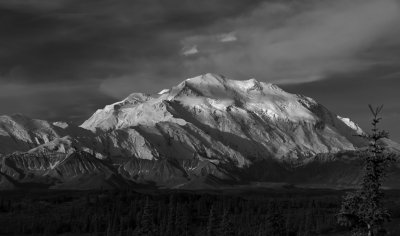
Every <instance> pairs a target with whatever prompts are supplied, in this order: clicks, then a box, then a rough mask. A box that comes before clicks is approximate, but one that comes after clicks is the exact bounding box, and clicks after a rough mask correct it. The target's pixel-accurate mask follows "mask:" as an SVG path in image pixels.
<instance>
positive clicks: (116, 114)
mask: <svg viewBox="0 0 400 236" xmlns="http://www.w3.org/2000/svg"><path fill="white" fill-rule="evenodd" d="M166 102H167V103H166ZM168 102H179V103H180V104H181V105H182V106H184V107H187V108H191V109H200V110H203V111H204V112H205V113H203V114H208V113H210V114H212V113H213V112H214V110H219V111H221V112H224V113H226V112H227V111H229V112H230V113H233V112H243V111H246V112H254V113H255V114H258V115H260V116H266V117H269V118H270V119H283V120H289V121H292V122H299V121H307V122H315V121H316V120H318V118H317V117H316V116H315V114H313V113H312V112H311V111H310V107H311V106H313V105H316V104H317V103H316V102H315V101H313V100H312V99H311V98H307V97H304V96H299V95H296V94H290V93H287V92H285V91H284V90H282V89H280V88H279V87H278V86H276V85H274V84H269V83H264V82H260V81H257V80H256V79H249V80H231V79H228V78H225V77H224V76H222V75H216V74H211V73H208V74H204V75H200V76H197V77H193V78H189V79H186V80H184V81H183V82H181V83H180V84H178V85H177V86H174V87H172V88H171V89H164V90H162V91H161V92H160V93H158V95H154V96H151V95H148V94H143V93H133V94H131V95H129V96H128V97H127V98H126V99H124V100H122V101H120V102H116V103H114V104H111V105H108V106H106V107H105V108H104V109H101V110H98V111H97V112H96V113H95V114H94V115H93V116H92V117H91V118H90V119H89V120H87V121H85V123H83V124H82V127H83V128H87V129H91V130H94V129H95V128H96V127H98V128H101V129H113V128H118V127H119V128H123V127H129V126H133V125H140V124H141V125H151V124H156V123H158V122H161V121H172V120H174V121H175V122H178V123H180V124H182V123H184V122H182V120H181V119H175V118H174V114H172V113H171V111H172V110H173V109H172V108H170V107H168V106H169V105H168ZM171 109H172V110H171ZM185 109H186V108H185ZM175 116H176V114H175ZM210 116H211V115H210ZM209 118H210V117H207V118H205V119H209ZM184 120H185V118H184Z"/></svg>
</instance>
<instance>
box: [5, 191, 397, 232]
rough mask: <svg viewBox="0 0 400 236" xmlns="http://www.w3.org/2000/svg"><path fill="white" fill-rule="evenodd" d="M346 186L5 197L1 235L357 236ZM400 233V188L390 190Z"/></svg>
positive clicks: (394, 222) (387, 202)
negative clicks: (347, 212) (345, 216)
mask: <svg viewBox="0 0 400 236" xmlns="http://www.w3.org/2000/svg"><path fill="white" fill-rule="evenodd" d="M345 193H346V191H339V190H321V189H320V190H318V189H297V188H277V189H254V190H243V191H234V192H229V191H218V190H215V191H211V190H210V191H202V192H199V191H197V192H193V191H183V190H148V189H147V190H146V189H145V190H139V191H138V190H133V189H132V190H131V189H127V190H98V191H18V192H2V193H1V195H0V235H94V236H97V235H102V236H111V235H117V236H125V235H160V236H161V235H162V236H175V235H207V236H212V235H215V236H219V235H232V236H233V235H235V236H245V235H278V236H280V235H285V236H290V235H293V236H295V235H299V236H308V235H351V229H350V228H346V227H344V226H340V225H338V223H337V214H338V212H339V209H340V204H341V201H342V199H343V196H344V194H345ZM385 195H386V198H385V203H384V204H385V205H386V206H387V208H388V209H389V210H390V213H391V216H392V222H389V223H387V225H386V228H387V229H388V232H389V234H390V235H400V226H399V225H400V224H399V223H400V198H399V196H400V192H398V191H394V190H393V191H385Z"/></svg>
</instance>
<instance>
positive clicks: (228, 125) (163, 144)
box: [0, 74, 395, 188]
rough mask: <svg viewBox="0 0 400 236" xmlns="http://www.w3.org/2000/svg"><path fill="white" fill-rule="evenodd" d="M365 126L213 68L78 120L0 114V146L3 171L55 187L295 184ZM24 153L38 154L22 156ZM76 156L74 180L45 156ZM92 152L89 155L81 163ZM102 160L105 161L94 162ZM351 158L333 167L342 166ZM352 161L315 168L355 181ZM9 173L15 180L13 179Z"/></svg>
mask: <svg viewBox="0 0 400 236" xmlns="http://www.w3.org/2000/svg"><path fill="white" fill-rule="evenodd" d="M362 132H363V131H362V129H361V128H360V127H359V126H358V125H357V124H355V123H354V122H352V121H351V120H350V119H348V118H343V117H340V116H338V115H336V114H333V113H332V112H330V111H329V110H328V109H327V108H325V107H324V106H323V105H321V104H319V103H318V102H316V101H315V100H314V99H312V98H309V97H306V96H303V95H297V94H290V93H287V92H285V91H284V90H282V89H281V88H279V87H278V86H276V85H273V84H267V83H264V82H259V81H257V80H255V79H250V80H244V81H237V80H231V79H228V78H225V77H224V76H220V75H215V74H205V75H201V76H197V77H193V78H190V79H186V80H184V81H183V82H181V83H180V84H178V85H177V86H174V87H172V88H170V89H164V90H162V91H160V92H159V93H158V94H154V95H149V94H144V93H133V94H131V95H129V96H128V97H127V98H125V99H123V100H122V101H119V102H116V103H113V104H110V105H107V106H105V107H104V108H103V109H99V110H97V111H96V112H95V113H94V114H93V115H92V116H91V117H90V118H89V119H88V120H86V121H85V122H84V123H83V124H82V125H81V126H80V127H76V126H73V125H70V124H67V123H63V122H54V123H50V122H46V121H39V120H33V119H28V118H21V117H18V116H17V117H15V118H14V117H12V116H1V117H0V140H3V141H4V142H0V153H3V154H5V155H3V157H1V159H2V162H1V163H3V164H1V166H0V172H2V173H3V175H6V176H7V179H9V178H11V179H13V180H14V181H15V182H24V183H25V182H32V181H33V182H35V181H37V182H40V183H45V184H47V185H48V186H51V187H56V186H69V187H73V186H74V185H76V186H81V187H82V186H84V187H86V188H90V184H89V183H93V187H95V186H97V187H98V186H117V185H118V184H121V185H131V184H138V183H140V184H143V183H145V184H146V183H153V184H155V185H156V186H160V187H162V186H164V187H177V186H179V187H183V188H184V187H185V186H191V187H193V185H194V184H193V183H199V182H202V183H203V181H202V180H206V179H208V180H207V181H208V182H209V181H210V180H214V181H216V182H219V181H217V180H220V181H221V182H224V181H228V182H232V181H233V182H243V181H245V182H246V181H277V180H285V181H288V182H297V180H296V178H297V179H303V180H304V183H308V182H312V181H314V182H315V181H317V180H316V179H315V178H316V177H315V176H308V175H307V172H306V171H304V168H306V169H307V168H308V167H307V166H315V165H317V164H316V163H320V164H321V165H322V166H324V165H325V164H326V165H327V166H328V167H321V168H322V169H324V168H328V169H329V165H331V164H332V163H334V162H335V163H336V162H337V161H338V159H336V158H333V159H332V157H330V156H332V155H333V156H336V155H337V156H341V158H342V157H343V156H346V158H348V157H349V156H351V155H353V154H349V153H354V155H356V153H357V152H358V150H359V148H361V147H363V146H365V145H366V143H365V141H364V140H362V139H361V138H359V137H357V135H358V134H361V133H362ZM392 145H395V144H394V143H392ZM15 151H18V153H15ZM13 152H14V153H13ZM11 153H13V154H11ZM26 153H28V154H29V155H28V156H29V157H30V158H27V157H24V155H27V154H26ZM340 153H347V154H346V155H340ZM321 154H323V155H321ZM71 155H74V156H76V158H75V159H74V160H80V161H76V162H74V161H73V162H72V163H74V164H71V165H68V166H67V167H65V166H64V167H63V170H64V171H65V173H75V175H71V174H69V175H68V177H67V178H64V177H61V176H60V175H54V174H53V175H51V174H50V173H53V172H54V170H53V169H54V167H51V166H49V165H46V166H43V165H42V164H37V163H42V162H43V160H45V159H46V158H47V159H51V158H52V157H54V156H55V157H57V158H58V159H57V158H56V159H57V161H58V162H59V163H60V162H61V160H64V159H66V158H67V157H68V156H71ZM324 155H325V156H324ZM18 156H20V158H17V157H18ZM93 158H94V159H93ZM316 158H317V159H316ZM324 158H326V160H325V162H322V163H321V160H324ZM346 158H344V159H346ZM85 159H87V161H88V162H82V160H85ZM96 159H98V160H99V162H96V161H95V162H93V161H90V160H96ZM350 159H351V158H350ZM32 162H33V163H36V164H31V163H32ZM343 163H345V162H341V161H339V162H338V163H337V164H334V165H333V164H332V166H342V167H343V168H344V167H346V165H345V164H343ZM103 165H105V166H103ZM107 166H109V167H107ZM52 168H53V169H52ZM65 168H67V169H65ZM82 168H83V169H82ZM92 168H93V169H92ZM335 168H336V167H333V168H332V169H335ZM346 168H347V169H348V170H349V171H348V173H347V174H345V175H344V177H343V178H339V179H338V180H340V183H335V179H334V178H333V177H332V176H336V173H331V172H329V171H327V172H329V173H330V176H329V174H328V175H327V176H324V173H319V172H318V171H317V172H318V173H319V174H318V175H321V176H322V177H321V176H320V177H319V178H318V179H319V181H320V182H321V181H322V180H324V179H330V180H329V181H328V182H329V183H330V184H332V185H335V184H340V185H346V180H348V183H347V184H348V185H353V184H354V183H355V182H357V181H358V179H357V178H356V177H354V173H352V172H354V168H353V167H349V168H348V166H347V167H346ZM346 168H345V169H346ZM357 168H358V167H355V169H357ZM290 169H291V171H287V170H290ZM83 170H84V171H83ZM98 170H103V171H105V173H108V174H106V175H103V174H104V173H101V171H100V172H99V171H98ZM310 171H311V170H310ZM315 171H316V170H313V171H311V172H315ZM358 171H359V170H358ZM19 172H21V173H23V175H21V174H18V173H19ZM295 172H296V173H297V174H293V173H295ZM296 175H298V176H297V177H296V178H295V176H296ZM27 176H29V178H28V177H27ZM107 176H108V177H107ZM346 176H347V177H348V176H353V177H351V178H346ZM209 177H210V178H209ZM336 177H337V176H336ZM90 179H92V180H93V181H92V180H90ZM343 179H344V180H343ZM350 179H351V180H350ZM94 180H95V181H94ZM2 181H3V182H4V183H5V184H4V185H7V186H10V184H9V181H6V178H5V177H4V178H2V179H0V183H1V182H2ZM60 183H62V184H60ZM94 183H96V184H94ZM297 184H299V183H297ZM201 185H202V184H201ZM202 186H203V185H202Z"/></svg>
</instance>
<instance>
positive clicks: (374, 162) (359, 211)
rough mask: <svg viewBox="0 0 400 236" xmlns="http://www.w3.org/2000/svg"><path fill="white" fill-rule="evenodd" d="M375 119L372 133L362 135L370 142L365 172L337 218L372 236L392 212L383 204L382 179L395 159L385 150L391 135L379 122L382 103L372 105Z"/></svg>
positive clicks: (359, 231)
mask: <svg viewBox="0 0 400 236" xmlns="http://www.w3.org/2000/svg"><path fill="white" fill-rule="evenodd" d="M369 108H370V110H371V113H372V115H373V119H372V129H371V133H366V134H363V135H360V136H361V137H362V138H364V139H365V140H367V141H368V142H369V148H368V151H367V152H366V154H365V160H364V176H363V179H362V183H361V186H360V189H359V190H357V191H356V192H351V193H348V194H347V195H346V196H345V197H344V200H343V202H342V207H341V210H340V212H339V217H338V221H339V223H340V224H342V225H347V226H352V227H354V228H355V230H356V231H357V233H358V234H360V233H361V234H366V235H368V236H373V235H374V232H376V231H377V230H380V229H381V228H382V225H383V223H384V222H385V221H387V220H389V218H390V215H389V212H388V211H387V209H385V208H384V207H383V206H382V198H383V192H382V188H381V186H382V181H383V178H384V177H385V175H386V172H387V167H388V164H389V163H391V162H392V161H393V160H394V156H393V155H392V154H388V153H387V152H385V148H384V146H383V145H382V144H381V142H382V139H384V138H388V136H389V134H388V132H386V131H384V130H380V129H379V128H378V124H379V122H380V121H381V119H382V118H381V117H380V116H379V114H380V112H381V111H382V108H383V107H382V106H380V107H377V108H373V107H372V106H371V105H369Z"/></svg>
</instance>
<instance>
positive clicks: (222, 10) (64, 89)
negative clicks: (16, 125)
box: [0, 0, 400, 141]
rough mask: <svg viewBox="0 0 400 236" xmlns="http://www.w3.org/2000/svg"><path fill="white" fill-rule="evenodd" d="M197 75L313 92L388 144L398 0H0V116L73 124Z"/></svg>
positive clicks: (395, 116)
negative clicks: (378, 120) (376, 126)
mask: <svg viewBox="0 0 400 236" xmlns="http://www.w3.org/2000/svg"><path fill="white" fill-rule="evenodd" d="M207 72H212V73H218V74H223V75H226V76H228V77H230V78H233V79H249V78H256V79H257V80H260V81H265V82H273V83H276V84H278V85H280V86H281V87H282V88H284V89H286V90H288V91H290V92H294V93H300V94H304V95H307V96H310V97H313V98H315V99H316V100H317V101H319V102H320V103H322V104H324V105H325V106H326V107H328V108H329V109H330V110H332V111H333V112H335V113H338V114H339V115H341V116H346V117H350V118H351V119H353V120H354V121H356V122H358V123H360V124H361V126H362V127H363V128H368V122H369V119H370V116H369V113H368V112H369V111H368V108H367V105H368V104H369V103H372V104H384V105H385V109H384V113H383V116H384V120H383V126H384V127H385V128H386V129H388V130H389V131H390V132H391V134H392V138H393V139H395V140H396V141H400V125H399V123H400V122H399V121H400V103H399V101H400V93H399V89H400V0H335V1H332V0H298V1H294V0H281V1H279V0H270V1H263V0H253V1H249V0H209V1H198V0H168V1H165V0H113V1H109V0H85V1H82V0H12V1H11V0H0V113H1V114H12V113H23V114H26V115H28V116H31V117H33V118H43V119H50V120H69V121H73V122H77V123H79V122H82V121H83V120H85V119H87V118H88V117H89V116H90V115H91V114H92V113H93V112H94V111H95V110H96V109H98V108H101V107H103V106H104V105H106V104H109V103H112V102H115V101H117V100H121V99H123V98H124V97H125V96H127V95H128V94H130V93H132V92H145V93H156V92H158V91H160V90H161V89H163V88H169V87H171V86H174V85H176V84H178V83H179V82H180V81H182V80H183V79H185V78H188V77H193V76H196V75H199V74H204V73H207Z"/></svg>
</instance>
